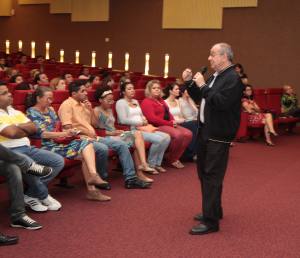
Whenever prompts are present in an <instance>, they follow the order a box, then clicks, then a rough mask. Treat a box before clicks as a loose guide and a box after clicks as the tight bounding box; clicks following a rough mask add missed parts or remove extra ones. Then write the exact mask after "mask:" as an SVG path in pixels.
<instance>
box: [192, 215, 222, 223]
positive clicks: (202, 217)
mask: <svg viewBox="0 0 300 258" xmlns="http://www.w3.org/2000/svg"><path fill="white" fill-rule="evenodd" d="M220 219H223V214H221V216H220ZM194 220H197V221H201V222H203V221H204V220H205V219H204V216H203V214H202V213H199V214H196V215H195V217H194Z"/></svg>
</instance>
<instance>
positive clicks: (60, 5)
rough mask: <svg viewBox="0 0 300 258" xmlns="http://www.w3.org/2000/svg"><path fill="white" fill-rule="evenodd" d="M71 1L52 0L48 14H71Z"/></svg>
mask: <svg viewBox="0 0 300 258" xmlns="http://www.w3.org/2000/svg"><path fill="white" fill-rule="evenodd" d="M71 12H72V0H52V1H51V4H50V13H71Z"/></svg>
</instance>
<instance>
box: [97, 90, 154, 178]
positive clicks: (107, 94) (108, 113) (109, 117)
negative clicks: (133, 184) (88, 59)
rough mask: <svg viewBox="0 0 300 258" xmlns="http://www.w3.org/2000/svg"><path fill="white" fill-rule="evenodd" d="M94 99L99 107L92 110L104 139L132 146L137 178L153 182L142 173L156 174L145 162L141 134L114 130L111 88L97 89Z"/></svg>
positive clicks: (143, 143)
mask: <svg viewBox="0 0 300 258" xmlns="http://www.w3.org/2000/svg"><path fill="white" fill-rule="evenodd" d="M95 98H96V99H97V100H99V103H100V106H98V107H95V108H94V112H95V115H96V117H98V118H99V128H102V129H105V132H106V135H107V136H106V137H112V138H114V139H115V140H120V141H125V142H126V143H127V144H128V147H132V146H134V147H135V151H134V161H135V164H136V166H137V176H138V177H139V178H140V179H141V180H143V181H146V182H153V180H152V179H151V178H148V177H146V176H145V175H144V174H143V172H142V171H145V172H149V173H151V174H153V173H157V171H156V170H155V169H154V168H151V167H149V165H148V164H147V162H146V151H145V142H144V139H143V136H142V134H141V132H140V131H123V130H116V128H115V118H114V115H113V112H112V105H113V103H114V100H113V94H112V90H111V88H110V87H109V86H106V87H101V88H98V89H97V90H96V92H95Z"/></svg>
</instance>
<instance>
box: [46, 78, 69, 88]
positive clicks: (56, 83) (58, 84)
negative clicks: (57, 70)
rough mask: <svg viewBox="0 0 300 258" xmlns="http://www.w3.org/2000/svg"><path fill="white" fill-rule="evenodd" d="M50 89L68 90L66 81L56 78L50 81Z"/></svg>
mask: <svg viewBox="0 0 300 258" xmlns="http://www.w3.org/2000/svg"><path fill="white" fill-rule="evenodd" d="M50 88H52V89H53V90H66V89H67V85H66V82H65V80H64V79H62V78H60V77H55V78H53V79H52V80H51V81H50Z"/></svg>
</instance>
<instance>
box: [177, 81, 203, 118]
mask: <svg viewBox="0 0 300 258" xmlns="http://www.w3.org/2000/svg"><path fill="white" fill-rule="evenodd" d="M180 92H181V97H180V98H179V105H180V110H181V113H182V115H183V117H184V119H185V120H186V121H193V120H197V119H198V108H197V105H196V104H195V102H194V101H193V99H192V98H191V97H190V95H189V93H188V91H187V89H186V87H185V86H181V87H180Z"/></svg>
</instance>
